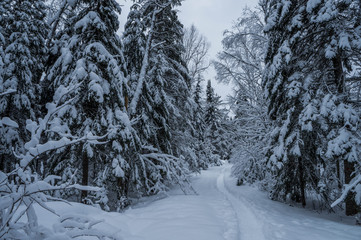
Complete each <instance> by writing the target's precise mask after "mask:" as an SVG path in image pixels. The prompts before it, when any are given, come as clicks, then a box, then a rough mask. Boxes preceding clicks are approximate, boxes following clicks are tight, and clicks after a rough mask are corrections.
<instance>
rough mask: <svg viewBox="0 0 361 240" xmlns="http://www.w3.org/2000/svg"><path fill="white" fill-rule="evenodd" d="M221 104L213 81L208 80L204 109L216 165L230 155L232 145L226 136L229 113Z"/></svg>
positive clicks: (206, 134)
mask: <svg viewBox="0 0 361 240" xmlns="http://www.w3.org/2000/svg"><path fill="white" fill-rule="evenodd" d="M221 104H222V102H221V97H220V96H218V95H217V94H216V93H215V92H214V89H213V87H212V84H211V81H210V80H208V82H207V88H206V103H205V110H204V121H205V123H206V130H205V141H206V145H207V147H208V148H209V149H211V153H212V159H211V160H210V161H211V164H216V165H218V164H220V161H219V160H221V159H227V158H228V157H229V148H230V146H231V144H229V143H227V139H226V138H225V136H226V135H225V133H226V128H225V123H226V122H227V113H226V112H225V111H224V109H221Z"/></svg>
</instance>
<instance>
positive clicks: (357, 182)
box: [331, 175, 361, 208]
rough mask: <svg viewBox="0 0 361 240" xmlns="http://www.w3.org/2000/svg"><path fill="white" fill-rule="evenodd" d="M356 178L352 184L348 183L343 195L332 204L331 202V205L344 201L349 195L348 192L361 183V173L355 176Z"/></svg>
mask: <svg viewBox="0 0 361 240" xmlns="http://www.w3.org/2000/svg"><path fill="white" fill-rule="evenodd" d="M354 179H355V180H354V181H352V183H351V184H348V185H346V187H345V189H344V191H343V193H342V195H341V197H339V198H338V199H337V200H336V201H334V202H333V203H332V204H331V207H332V208H333V207H335V206H336V205H338V204H340V203H341V202H343V201H344V200H345V199H346V197H347V194H348V193H349V192H350V191H351V190H352V189H353V188H354V187H356V186H357V184H360V183H361V175H359V176H358V177H355V178H354Z"/></svg>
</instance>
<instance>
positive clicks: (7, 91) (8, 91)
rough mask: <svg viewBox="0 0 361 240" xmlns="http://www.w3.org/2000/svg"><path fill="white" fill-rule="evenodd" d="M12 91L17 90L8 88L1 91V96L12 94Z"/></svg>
mask: <svg viewBox="0 0 361 240" xmlns="http://www.w3.org/2000/svg"><path fill="white" fill-rule="evenodd" d="M12 93H16V90H15V89H8V90H6V91H5V92H1V93H0V97H2V96H5V95H9V94H12Z"/></svg>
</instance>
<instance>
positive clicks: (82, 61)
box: [0, 0, 228, 238]
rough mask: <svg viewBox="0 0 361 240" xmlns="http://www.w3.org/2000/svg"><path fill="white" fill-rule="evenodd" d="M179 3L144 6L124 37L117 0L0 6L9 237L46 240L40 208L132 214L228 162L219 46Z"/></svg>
mask: <svg viewBox="0 0 361 240" xmlns="http://www.w3.org/2000/svg"><path fill="white" fill-rule="evenodd" d="M180 4H181V1H180V0H143V1H135V3H134V5H133V6H132V7H131V10H130V13H129V15H128V19H127V22H126V23H125V30H124V33H123V34H122V36H121V37H120V36H118V35H117V31H118V29H119V26H120V23H119V21H118V15H119V14H121V8H120V6H119V4H118V3H117V2H116V1H115V0H109V1H102V0H95V1H93V0H92V1H90V0H72V1H70V0H57V1H43V0H31V1H30V0H28V1H26V0H25V1H23V0H22V1H20V0H4V1H1V2H0V134H1V138H0V141H1V144H0V201H1V202H2V204H1V206H0V218H1V229H0V238H3V237H5V238H12V237H14V236H26V235H28V236H30V235H29V234H30V233H31V234H35V235H34V236H40V235H41V233H39V232H38V231H39V229H37V226H36V225H37V224H36V222H37V220H36V215H35V212H34V210H33V206H32V205H33V203H38V204H40V205H41V206H45V205H44V202H46V200H51V199H52V200H54V199H68V200H72V201H74V200H75V201H79V202H83V203H87V204H94V205H98V206H100V207H102V208H103V209H106V210H121V209H122V208H124V207H126V206H127V205H129V204H130V200H129V199H130V198H137V197H140V196H145V195H152V194H157V193H159V192H162V191H165V190H167V189H168V187H169V186H171V185H174V184H178V185H180V186H181V188H182V189H183V190H184V191H185V192H189V191H191V190H192V189H191V187H190V186H189V180H188V177H189V173H191V172H198V171H200V170H201V169H206V168H207V167H208V166H210V165H218V164H220V160H221V159H222V158H227V157H228V156H227V154H225V152H226V150H225V149H227V147H228V146H227V144H226V143H225V142H226V139H225V138H224V137H223V136H224V134H223V132H224V129H226V127H225V126H224V124H223V120H225V119H227V113H226V112H224V111H222V110H221V107H220V100H219V97H217V96H216V94H215V93H214V90H213V88H212V86H211V85H210V82H209V83H208V86H207V98H205V97H203V95H204V93H203V89H202V84H201V83H202V81H204V72H205V70H206V69H207V67H208V66H209V60H208V59H207V52H208V49H209V44H208V43H207V41H206V39H205V38H204V37H203V36H202V35H200V34H199V32H198V31H197V30H196V29H195V27H191V28H190V29H187V30H186V31H185V30H184V29H183V25H182V24H181V23H180V21H179V19H178V17H177V11H176V10H175V8H176V7H177V6H180ZM196 43H197V44H196ZM89 186H92V187H89ZM21 205H25V206H27V210H26V211H24V212H22V213H21V214H27V216H28V222H27V223H26V224H24V225H21V226H20V225H18V224H17V221H18V220H19V219H17V217H15V212H16V211H17V209H18V207H19V206H21ZM24 234H25V235H24ZM36 234H38V235H36ZM39 234H40V235H39Z"/></svg>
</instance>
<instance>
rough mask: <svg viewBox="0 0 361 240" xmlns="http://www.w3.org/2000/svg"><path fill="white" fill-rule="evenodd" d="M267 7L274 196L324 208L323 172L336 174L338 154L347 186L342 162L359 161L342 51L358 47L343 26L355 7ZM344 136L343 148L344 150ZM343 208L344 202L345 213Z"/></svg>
mask: <svg viewBox="0 0 361 240" xmlns="http://www.w3.org/2000/svg"><path fill="white" fill-rule="evenodd" d="M284 2H286V3H287V4H285V3H284ZM265 3H266V4H268V5H265V6H267V7H268V10H269V12H268V13H269V14H268V15H267V25H266V27H265V29H266V32H267V34H268V38H269V41H268V42H269V44H268V50H267V54H266V64H267V65H266V72H265V76H264V84H265V85H264V86H265V89H266V94H267V97H268V99H269V101H270V104H269V114H270V116H271V118H273V119H274V120H276V123H277V124H278V126H279V127H278V128H276V129H275V131H274V132H273V140H272V142H271V150H270V151H269V155H268V159H269V163H272V164H273V166H274V169H273V171H275V172H276V173H277V176H276V179H275V180H276V183H275V185H274V188H273V193H272V194H273V196H274V197H275V198H281V199H285V198H287V197H290V198H291V199H293V200H296V201H300V202H301V203H302V204H303V205H305V204H306V194H307V192H316V193H317V194H319V195H321V196H322V198H323V199H324V201H325V202H326V203H327V204H330V201H332V194H331V191H330V189H331V188H329V189H328V190H326V191H325V188H324V187H320V186H322V185H323V184H324V183H325V181H324V179H323V178H324V177H325V174H326V173H329V172H330V171H334V172H336V175H337V170H336V171H335V169H337V164H338V163H337V164H335V162H334V160H332V159H335V157H336V156H337V158H338V159H339V161H341V162H344V164H345V168H344V170H345V175H346V176H345V181H347V182H348V180H349V181H351V179H350V178H348V177H347V175H349V176H350V174H349V173H347V171H349V170H350V169H352V167H351V168H350V167H348V166H347V165H348V164H351V165H354V164H356V165H358V164H359V157H357V152H359V151H360V148H359V144H358V143H357V142H358V141H359V137H357V134H356V132H357V127H356V126H357V122H358V121H359V117H357V113H356V112H355V111H354V110H353V108H352V106H351V105H350V104H348V100H347V99H348V97H347V95H348V93H347V92H346V91H345V86H346V85H345V79H344V76H345V75H347V74H348V73H350V72H352V68H351V66H350V65H349V64H348V63H349V55H348V52H351V50H355V49H357V48H358V47H357V45H354V44H353V43H355V42H357V41H359V40H358V39H359V35H358V34H357V32H356V31H353V30H351V29H352V28H349V26H352V25H353V26H355V25H354V24H355V19H357V18H356V15H355V14H350V13H351V11H352V9H353V8H354V6H355V5H357V4H356V1H337V2H336V1H319V2H303V1H265ZM280 3H283V4H280ZM346 16H347V17H346ZM316 33H317V34H316ZM309 38H312V39H313V41H312V42H311V41H308V39H309ZM352 40H357V41H352ZM345 138H346V139H347V140H346V141H347V142H349V144H346V145H345ZM324 153H326V154H324ZM318 166H322V167H321V169H322V170H319V167H318ZM325 169H326V171H324V170H325ZM331 169H333V170H331ZM347 169H349V170H347ZM351 171H352V170H351ZM340 178H341V177H340V175H338V179H339V180H341V179H340ZM326 182H328V180H326ZM336 185H337V184H336ZM333 200H335V199H333ZM353 205H354V204H353ZM353 208H354V207H353ZM347 209H349V206H347V204H346V213H347V214H350V212H349V210H347ZM354 213H355V211H353V214H354Z"/></svg>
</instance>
